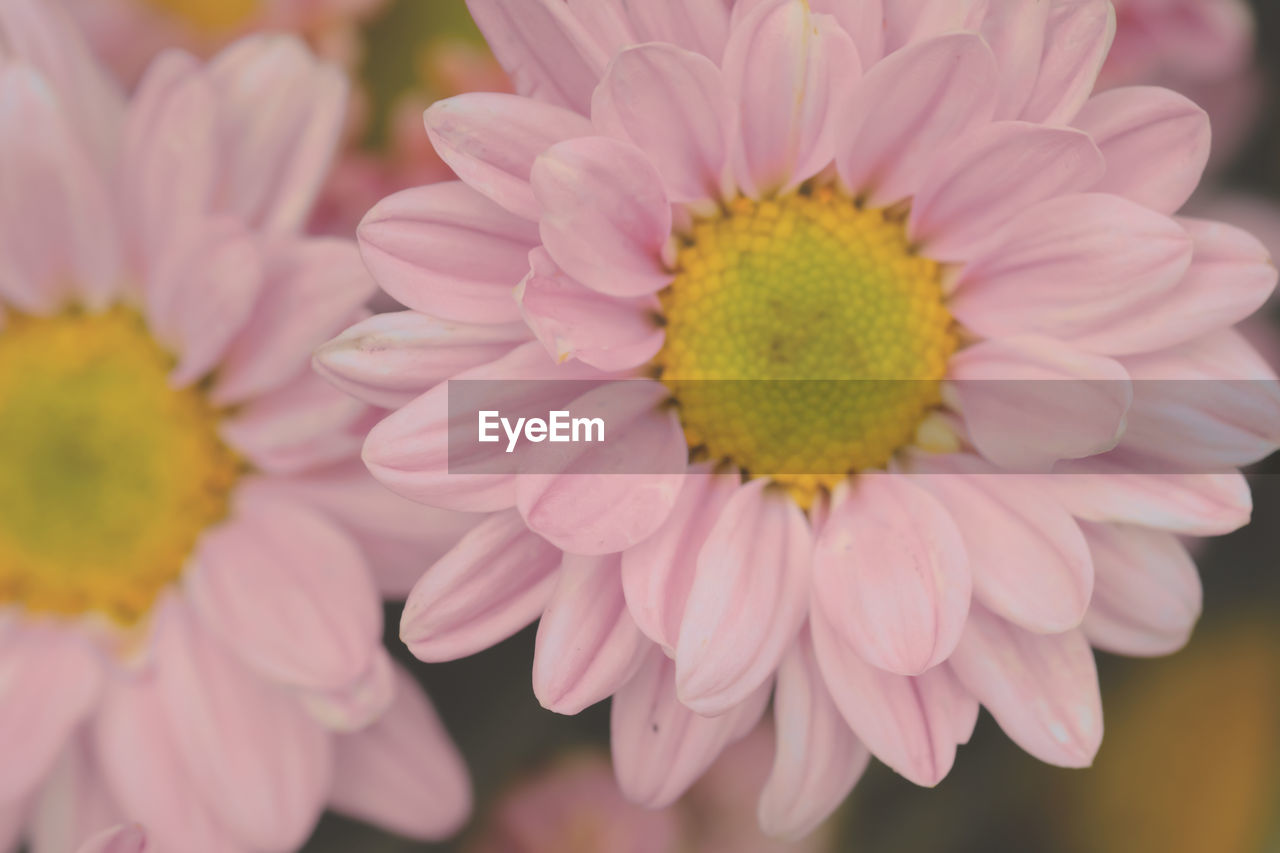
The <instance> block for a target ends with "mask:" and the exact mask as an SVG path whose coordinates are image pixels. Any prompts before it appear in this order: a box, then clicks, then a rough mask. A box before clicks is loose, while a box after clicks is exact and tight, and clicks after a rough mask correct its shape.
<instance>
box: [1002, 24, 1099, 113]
mask: <svg viewBox="0 0 1280 853" xmlns="http://www.w3.org/2000/svg"><path fill="white" fill-rule="evenodd" d="M1115 34H1116V16H1115V10H1114V9H1112V7H1111V3H1110V2H1109V0H1063V2H1059V3H1053V4H1050V9H1049V22H1048V27H1047V29H1046V31H1045V39H1044V55H1043V56H1042V57H1041V59H1040V74H1039V76H1038V77H1037V78H1036V85H1035V88H1034V89H1033V90H1032V92H1031V97H1030V98H1028V100H1027V104H1026V106H1024V107H1023V109H1022V113H1021V115H1020V116H1019V118H1021V119H1023V120H1025V121H1033V122H1037V123H1040V124H1066V123H1068V122H1070V121H1071V120H1072V119H1073V118H1074V117H1075V115H1076V114H1077V113H1078V112H1079V111H1080V108H1081V107H1082V106H1084V103H1085V101H1086V100H1088V98H1089V95H1090V93H1091V92H1092V91H1093V87H1094V83H1095V82H1096V81H1097V79H1098V72H1099V71H1100V70H1101V69H1102V63H1103V61H1104V60H1105V59H1106V57H1107V52H1108V51H1109V50H1110V49H1111V42H1112V39H1114V38H1115Z"/></svg>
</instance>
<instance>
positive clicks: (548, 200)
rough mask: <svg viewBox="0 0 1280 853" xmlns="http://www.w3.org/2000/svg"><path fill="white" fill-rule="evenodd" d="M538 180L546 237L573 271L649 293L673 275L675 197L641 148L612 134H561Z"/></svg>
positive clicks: (539, 165)
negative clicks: (668, 252) (670, 247)
mask: <svg viewBox="0 0 1280 853" xmlns="http://www.w3.org/2000/svg"><path fill="white" fill-rule="evenodd" d="M532 184H533V191H534V193H535V195H536V196H537V198H538V201H539V203H541V205H542V207H543V215H542V219H541V225H540V232H541V234H542V242H543V245H545V246H546V248H547V251H548V252H550V253H551V257H552V258H554V259H555V261H556V263H557V264H559V265H560V267H561V268H562V269H563V270H564V271H565V272H567V273H568V274H569V275H570V276H572V277H573V278H576V279H577V280H578V281H580V282H582V283H583V284H585V285H586V286H587V287H590V288H592V289H593V290H597V291H599V292H601V293H607V294H610V295H613V296H647V295H648V294H651V293H655V292H656V291H658V290H661V289H662V288H663V287H666V286H667V284H669V283H670V281H671V274H670V273H669V272H668V271H667V270H666V268H665V266H664V264H663V253H664V251H665V249H666V245H667V241H668V239H669V238H670V236H671V205H670V204H669V203H668V201H667V198H666V193H665V192H663V189H662V178H661V177H660V176H659V175H658V173H657V171H656V170H655V169H654V167H653V165H652V164H651V163H650V162H649V161H648V159H646V158H645V156H644V154H642V153H641V152H640V150H639V149H638V148H636V147H635V146H633V145H631V144H629V143H626V142H621V141H619V140H616V139H608V138H606V137H588V138H584V139H575V140H571V141H569V142H562V143H560V144H558V145H555V146H553V147H552V148H550V149H548V150H547V152H546V153H545V154H543V155H542V156H541V157H539V158H538V161H537V162H536V163H535V164H534V166H533V177H532Z"/></svg>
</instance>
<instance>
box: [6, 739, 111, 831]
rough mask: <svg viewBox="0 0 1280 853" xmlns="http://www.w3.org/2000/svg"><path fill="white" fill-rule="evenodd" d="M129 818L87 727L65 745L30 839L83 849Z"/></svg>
mask: <svg viewBox="0 0 1280 853" xmlns="http://www.w3.org/2000/svg"><path fill="white" fill-rule="evenodd" d="M124 820H125V817H124V812H123V811H122V810H121V809H120V806H119V804H117V803H116V802H115V799H114V797H113V796H112V794H111V791H110V790H109V787H108V785H107V781H106V779H104V778H103V776H102V770H101V768H100V767H99V766H98V762H97V759H96V758H95V756H94V755H93V751H92V749H91V743H90V739H89V737H88V734H87V731H86V730H85V729H82V730H81V731H80V733H78V734H77V735H76V736H75V737H74V738H73V739H72V740H71V742H70V743H68V744H67V745H66V746H65V747H64V749H63V751H62V757H61V758H60V759H59V760H58V763H57V765H56V766H55V767H54V768H53V770H52V771H51V772H50V773H49V775H48V776H46V777H45V779H44V780H43V782H42V783H41V785H40V794H39V796H38V797H37V798H36V801H35V807H34V808H33V809H32V813H31V815H30V818H29V821H28V826H27V840H28V843H29V844H30V845H31V849H32V850H34V851H46V850H53V851H59V850H78V849H79V847H80V845H81V844H83V843H85V841H86V840H88V839H89V838H91V837H93V836H94V835H95V834H98V833H100V832H102V830H103V829H104V828H106V827H114V826H117V825H118V824H121V823H123V822H124ZM0 826H3V820H2V819H0ZM15 834H16V833H15ZM5 841H7V839H6V838H5V832H4V830H3V829H0V844H3V843H4V842H5ZM15 847H16V842H15ZM2 849H5V850H10V849H14V848H11V847H4V848H2Z"/></svg>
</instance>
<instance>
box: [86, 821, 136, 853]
mask: <svg viewBox="0 0 1280 853" xmlns="http://www.w3.org/2000/svg"><path fill="white" fill-rule="evenodd" d="M146 849H147V834H146V832H144V831H143V829H142V827H140V826H138V825H136V824H133V825H130V826H121V827H117V828H115V829H108V830H106V831H105V832H100V833H98V834H97V835H95V836H94V837H93V838H90V839H89V840H88V841H86V842H85V843H84V845H83V846H82V847H80V848H78V849H77V850H76V853H145V851H146Z"/></svg>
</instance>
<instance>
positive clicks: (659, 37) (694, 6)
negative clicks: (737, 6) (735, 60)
mask: <svg viewBox="0 0 1280 853" xmlns="http://www.w3.org/2000/svg"><path fill="white" fill-rule="evenodd" d="M597 1H598V0H597ZM606 2H607V0H606ZM614 2H621V4H622V7H623V9H624V10H625V15H626V16H627V20H628V21H629V23H630V24H631V27H632V29H633V30H634V31H635V34H636V36H635V40H636V41H637V42H667V43H669V44H674V45H676V46H678V47H683V48H685V49H687V50H694V51H697V52H698V53H701V54H702V55H704V56H706V57H709V58H710V59H711V60H712V61H714V62H719V61H720V58H721V55H722V54H723V53H724V47H725V42H726V41H728V39H729V9H728V5H727V4H726V3H725V2H724V0H614Z"/></svg>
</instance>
